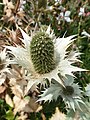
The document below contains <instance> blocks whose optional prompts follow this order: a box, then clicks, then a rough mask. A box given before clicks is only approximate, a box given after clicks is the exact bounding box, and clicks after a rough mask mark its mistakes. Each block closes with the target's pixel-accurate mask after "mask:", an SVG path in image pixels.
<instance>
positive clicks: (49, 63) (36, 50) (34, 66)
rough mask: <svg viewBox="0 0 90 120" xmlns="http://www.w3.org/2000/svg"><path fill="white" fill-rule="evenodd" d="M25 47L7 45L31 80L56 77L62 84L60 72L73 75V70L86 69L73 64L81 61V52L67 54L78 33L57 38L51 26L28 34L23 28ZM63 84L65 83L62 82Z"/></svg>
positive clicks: (64, 74)
mask: <svg viewBox="0 0 90 120" xmlns="http://www.w3.org/2000/svg"><path fill="white" fill-rule="evenodd" d="M19 29H20V30H21V33H22V36H23V39H21V40H22V42H23V43H24V45H25V46H24V47H21V46H19V45H17V46H16V47H13V46H6V48H8V49H9V50H11V53H12V54H13V55H14V56H15V58H14V61H15V62H16V64H19V65H20V66H22V67H24V68H25V69H27V70H28V71H29V73H30V74H31V77H30V79H31V80H37V81H39V82H40V81H43V79H45V78H48V79H49V80H50V81H51V79H52V78H53V79H55V80H56V81H58V82H59V83H60V84H61V83H62V81H61V79H60V78H59V76H58V74H60V75H61V76H63V77H66V75H71V76H74V75H73V72H76V71H84V70H83V69H81V68H78V67H75V66H73V65H72V64H73V63H75V62H77V61H79V60H78V56H79V55H80V53H78V52H75V51H74V52H72V54H71V53H70V54H67V53H68V52H67V51H66V50H67V48H68V47H69V46H70V45H71V43H72V42H73V41H74V40H75V39H73V38H74V37H75V36H76V35H72V36H69V37H67V38H56V37H55V35H54V32H53V30H51V28H50V26H49V27H47V28H46V27H45V29H43V28H42V29H40V30H39V31H38V32H36V33H34V34H31V36H28V35H27V34H26V33H25V32H24V31H23V30H22V29H21V28H19ZM62 84H63V83H62Z"/></svg>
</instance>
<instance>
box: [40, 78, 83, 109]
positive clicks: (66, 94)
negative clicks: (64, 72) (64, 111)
mask: <svg viewBox="0 0 90 120" xmlns="http://www.w3.org/2000/svg"><path fill="white" fill-rule="evenodd" d="M67 78H68V79H67V80H66V79H65V80H64V85H65V87H64V86H62V85H60V83H58V82H57V81H54V80H52V83H51V86H50V87H49V88H48V89H46V90H45V91H43V94H41V95H40V97H41V98H39V99H38V101H42V100H44V101H45V102H46V101H51V100H57V98H58V97H59V96H61V97H62V98H63V101H64V102H65V104H66V108H70V109H73V110H74V111H75V110H76V108H77V109H81V108H80V105H79V104H83V105H85V104H84V102H83V100H82V98H83V97H82V91H81V90H80V87H79V85H78V84H76V83H74V79H73V77H71V76H67Z"/></svg>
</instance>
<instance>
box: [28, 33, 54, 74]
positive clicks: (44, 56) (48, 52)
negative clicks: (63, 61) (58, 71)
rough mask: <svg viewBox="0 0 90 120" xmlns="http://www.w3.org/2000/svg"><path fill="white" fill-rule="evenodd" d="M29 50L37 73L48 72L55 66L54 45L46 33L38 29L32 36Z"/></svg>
mask: <svg viewBox="0 0 90 120" xmlns="http://www.w3.org/2000/svg"><path fill="white" fill-rule="evenodd" d="M30 52H31V59H32V63H33V66H34V69H35V71H36V72H37V73H39V74H45V73H49V72H50V71H52V70H53V69H54V68H55V61H54V45H53V41H52V39H51V38H50V37H49V35H48V34H47V33H45V32H42V31H40V32H37V33H36V34H35V35H34V36H33V37H32V41H31V44H30Z"/></svg>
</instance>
